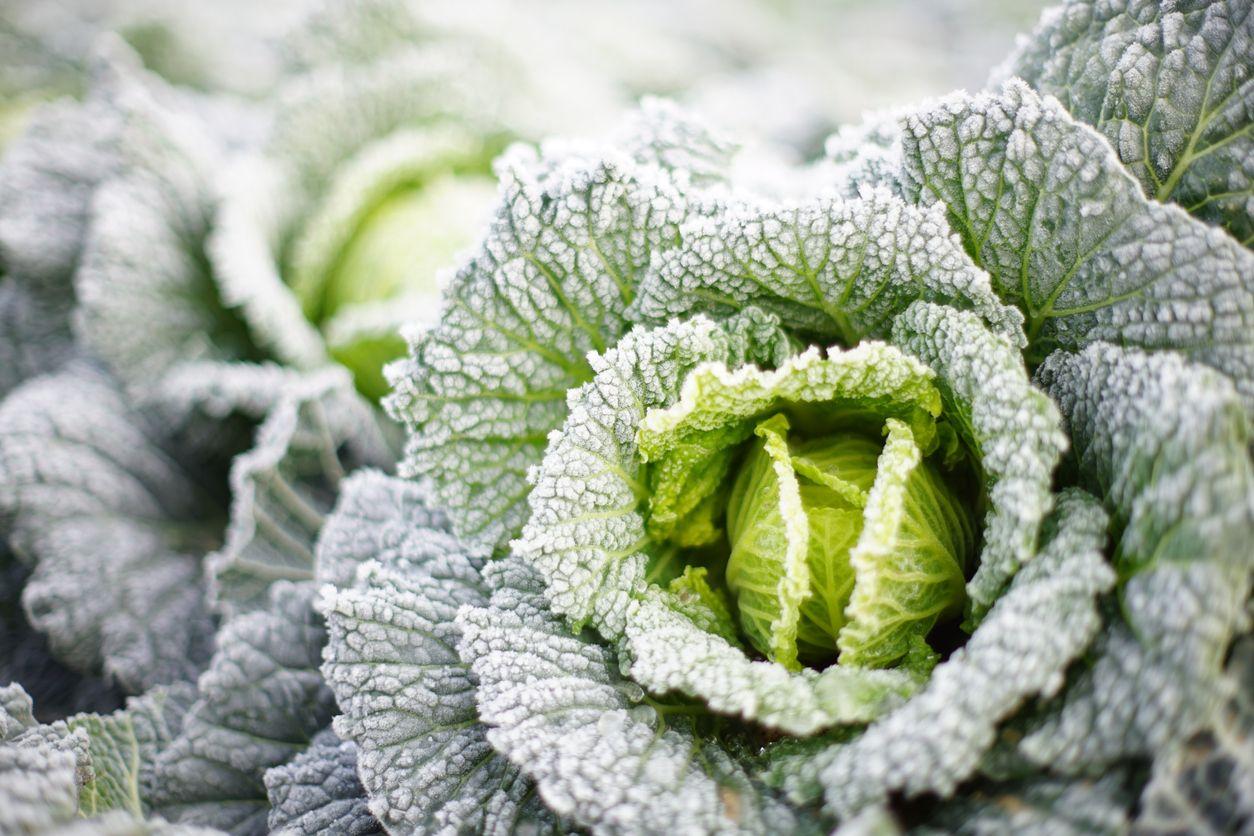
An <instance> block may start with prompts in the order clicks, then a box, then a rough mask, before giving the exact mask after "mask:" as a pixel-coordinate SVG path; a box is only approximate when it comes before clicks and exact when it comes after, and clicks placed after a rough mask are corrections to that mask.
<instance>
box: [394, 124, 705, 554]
mask: <svg viewBox="0 0 1254 836" xmlns="http://www.w3.org/2000/svg"><path fill="white" fill-rule="evenodd" d="M675 118H676V117H672V116H671V115H670V113H669V111H662V110H660V109H659V112H658V113H651V112H648V111H646V114H645V119H646V120H652V121H651V122H648V123H647V124H645V125H644V126H641V127H638V128H636V130H637V131H638V136H637V137H636V138H634V139H631V140H629V141H627V142H624V143H622V145H623V146H625V147H626V150H627V151H629V152H630V153H621V152H618V151H603V152H596V153H593V152H589V151H587V150H586V149H585V150H579V149H571V148H565V149H562V148H557V147H554V148H550V149H546V151H545V153H544V154H543V155H542V156H541V157H537V156H536V155H535V153H534V152H532V151H530V150H528V149H524V148H515V149H513V150H512V151H510V152H508V153H507V154H506V155H505V156H504V157H503V158H502V159H501V160H500V161H499V162H498V167H497V173H498V176H499V178H500V180H501V184H502V185H501V189H502V197H501V205H500V208H499V209H498V210H497V213H496V216H495V218H494V219H493V221H492V223H491V224H490V226H489V228H488V230H487V233H486V235H485V238H484V239H483V242H482V243H481V245H480V246H479V248H478V249H477V251H476V252H475V253H474V254H473V256H472V257H471V258H470V259H469V260H468V261H467V262H466V263H464V264H463V265H462V267H461V268H460V269H459V270H458V271H457V273H456V275H455V276H454V277H453V278H452V281H451V285H450V286H449V288H448V290H447V291H446V295H445V300H444V311H443V313H442V315H441V318H440V322H439V324H438V325H436V326H435V327H434V328H432V329H430V330H428V331H425V332H422V333H419V334H413V335H411V336H412V344H411V347H410V357H409V359H408V360H407V361H404V362H399V363H397V364H395V365H394V366H392V367H391V371H390V380H391V382H392V384H393V386H394V387H395V393H394V394H393V395H392V397H391V399H390V401H389V402H388V406H389V409H390V411H391V413H392V415H393V416H394V417H396V418H397V419H398V420H400V421H402V422H404V424H405V425H406V427H407V429H408V430H409V432H410V436H409V444H408V446H407V449H406V457H405V461H404V463H403V465H402V468H401V469H402V472H403V473H405V474H407V475H422V476H426V477H429V478H431V479H432V480H433V481H434V483H435V486H436V490H437V496H438V499H439V502H440V504H441V505H443V506H445V507H446V508H447V509H448V512H449V515H450V519H451V520H452V523H453V527H454V529H455V530H456V532H457V533H458V535H459V536H460V537H462V538H463V539H466V540H467V541H469V542H470V543H471V544H483V545H487V546H489V547H492V548H495V549H500V548H501V547H503V546H504V545H505V543H506V542H507V541H508V540H509V539H510V538H511V537H513V536H515V535H516V534H517V533H518V531H519V529H520V528H521V527H522V524H523V523H524V522H525V521H526V516H527V508H526V504H525V499H526V496H527V494H528V492H529V489H528V486H527V482H526V474H527V470H528V469H529V468H530V467H531V466H532V465H535V464H537V463H538V462H539V461H540V458H541V456H542V455H543V452H544V446H545V438H546V436H547V434H548V433H549V432H550V431H551V430H553V429H556V428H557V427H558V426H559V425H560V424H561V423H562V421H563V419H564V418H565V417H566V412H567V409H566V391H567V390H568V389H571V388H573V387H575V386H578V385H579V384H581V383H583V382H585V381H587V380H589V379H590V378H591V377H592V371H591V368H590V367H589V365H588V361H587V359H586V355H587V354H588V352H590V351H605V350H606V349H607V348H609V347H610V346H612V345H613V344H614V343H615V342H616V341H617V340H618V338H619V336H620V335H621V334H622V333H623V332H624V331H625V330H626V328H627V322H626V320H625V318H624V315H623V312H624V310H625V308H626V306H627V304H628V303H629V302H630V301H631V299H632V298H633V296H634V294H635V292H636V285H637V284H638V282H639V281H640V276H641V274H642V273H643V272H644V271H645V270H646V269H647V267H648V265H649V260H650V257H651V254H652V253H653V251H654V250H657V249H659V248H661V247H663V246H667V245H671V244H673V243H674V241H675V238H676V236H677V234H678V228H679V224H680V222H681V221H682V220H683V219H684V217H685V216H686V214H687V211H688V210H687V207H686V201H685V200H684V198H683V197H681V194H682V193H683V190H684V185H683V184H684V183H686V182H688V181H689V180H690V177H691V175H690V173H689V172H688V170H687V169H684V168H667V167H663V166H661V165H659V161H666V160H668V159H669V149H671V148H672V147H674V145H673V144H672V143H683V144H684V145H683V146H681V147H688V148H690V147H693V146H696V147H698V148H700V147H703V146H701V145H699V144H698V143H696V142H695V141H694V140H693V138H692V136H691V134H692V133H696V131H695V129H694V130H688V129H685V128H682V126H680V127H677V126H676V125H675V124H674V119H675ZM679 161H680V163H681V164H683V163H686V162H687V158H686V157H684V156H682V155H680V156H679ZM702 161H704V158H702ZM692 188H693V189H695V186H694V187H692Z"/></svg>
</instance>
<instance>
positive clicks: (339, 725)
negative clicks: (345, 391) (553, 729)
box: [319, 471, 553, 833]
mask: <svg viewBox="0 0 1254 836" xmlns="http://www.w3.org/2000/svg"><path fill="white" fill-rule="evenodd" d="M416 490H417V489H416V486H415V485H413V483H409V482H404V481H401V480H398V479H389V478H387V477H383V476H381V475H379V474H375V473H370V472H369V471H367V472H365V473H363V474H362V475H361V476H358V477H356V478H354V479H353V480H351V481H350V482H348V483H346V486H345V490H344V496H343V498H342V500H341V503H340V506H339V508H338V509H337V511H336V513H335V514H334V515H332V518H331V521H330V522H328V524H327V536H326V537H325V538H324V539H323V541H322V542H321V544H320V546H319V563H320V564H326V565H328V566H332V567H337V568H336V569H334V570H333V572H332V573H331V574H333V575H336V576H338V577H340V578H343V577H344V575H345V574H348V573H347V572H346V571H345V570H347V568H348V567H349V566H350V565H351V564H352V563H355V562H358V561H361V560H364V561H365V562H363V563H360V565H359V567H358V569H357V572H356V579H355V582H353V581H351V580H350V581H349V582H347V583H344V584H343V585H341V586H340V587H339V588H338V589H336V588H334V587H330V586H327V587H324V593H323V595H324V597H323V601H322V603H321V610H322V612H323V613H324V614H325V616H326V619H327V626H328V630H329V633H330V635H329V640H328V642H327V647H326V651H325V654H324V658H325V661H324V663H323V666H322V670H323V674H324V675H325V676H326V679H327V682H328V683H329V684H330V686H331V688H332V689H333V690H334V691H335V694H336V698H337V700H338V701H339V704H340V710H341V712H342V715H341V716H340V717H338V718H336V721H335V730H336V733H337V734H339V735H340V736H341V737H342V738H344V739H346V740H351V741H353V742H354V743H356V744H357V747H358V750H359V751H358V773H359V774H360V776H361V781H362V784H363V785H364V786H365V788H366V790H367V792H368V794H369V796H370V810H371V812H373V813H374V814H375V815H376V816H377V817H378V818H379V820H380V821H381V822H382V823H383V825H384V826H385V827H388V828H390V829H392V830H403V831H410V830H421V831H424V832H462V831H465V830H474V831H476V832H487V833H508V832H513V831H514V830H515V829H516V828H518V827H522V826H532V827H535V828H538V829H540V830H549V829H552V827H553V822H552V820H551V817H550V815H549V814H548V812H547V811H546V810H544V808H543V807H542V806H541V805H539V804H538V803H537V802H536V800H535V797H534V788H533V787H532V786H531V784H530V782H529V781H528V780H527V779H526V778H524V777H522V776H520V775H519V774H518V771H517V770H516V769H514V768H513V767H512V766H510V764H509V763H508V762H507V761H505V760H504V758H502V757H500V756H499V755H497V754H496V753H495V752H494V751H493V749H492V746H491V745H490V744H489V743H488V741H487V739H486V736H485V733H486V729H485V728H484V726H483V725H482V724H481V723H480V722H479V717H478V714H477V712H476V708H475V689H476V687H477V682H476V679H475V676H474V674H472V673H471V671H470V668H469V665H467V664H464V663H463V662H462V660H461V658H460V657H459V656H458V654H457V649H456V648H457V641H458V637H459V628H458V627H457V625H456V624H455V623H454V618H455V616H456V614H457V610H458V608H459V607H461V606H463V605H467V604H483V603H484V602H485V601H486V592H485V590H484V587H483V582H482V579H481V578H480V576H479V571H478V566H479V563H480V561H479V560H476V559H473V558H471V557H469V556H467V554H466V552H465V550H464V549H463V548H462V547H461V545H460V544H459V542H458V541H457V540H456V539H455V538H453V537H452V536H451V535H450V534H449V533H448V532H447V531H446V530H444V529H443V528H423V527H420V526H422V525H424V524H426V523H428V522H430V521H431V519H430V517H431V512H430V511H429V510H428V509H427V508H426V507H425V506H424V504H423V503H422V502H421V501H420V500H419V497H418V496H417V494H416ZM367 509H369V511H367ZM364 513H370V514H371V517H369V518H368V519H370V521H371V522H377V524H374V525H362V524H361V523H362V521H363V517H362V515H363V514H364ZM341 514H343V515H344V516H343V518H341ZM350 577H351V575H350Z"/></svg>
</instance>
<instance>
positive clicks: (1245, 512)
mask: <svg viewBox="0 0 1254 836" xmlns="http://www.w3.org/2000/svg"><path fill="white" fill-rule="evenodd" d="M1039 376H1040V380H1041V382H1042V384H1043V385H1044V387H1045V389H1046V390H1047V391H1048V392H1049V393H1050V394H1051V395H1052V396H1053V398H1054V400H1055V401H1057V403H1058V405H1059V407H1060V409H1061V410H1062V413H1063V415H1064V417H1065V418H1066V420H1067V423H1068V424H1069V426H1070V431H1071V439H1072V444H1073V446H1074V448H1075V452H1074V460H1075V463H1076V466H1077V468H1078V472H1079V476H1080V478H1081V482H1082V483H1084V484H1087V485H1089V486H1090V487H1091V488H1092V489H1093V490H1095V491H1100V492H1101V493H1102V496H1103V499H1104V500H1105V502H1106V503H1107V505H1108V506H1109V508H1110V510H1111V512H1112V516H1113V518H1114V519H1115V521H1116V522H1117V523H1118V525H1119V527H1120V529H1121V532H1122V533H1121V534H1120V535H1119V540H1118V544H1117V548H1116V552H1115V553H1116V554H1117V555H1118V556H1119V563H1118V565H1117V567H1116V568H1118V569H1119V571H1120V572H1121V574H1125V575H1127V576H1128V580H1127V581H1126V582H1125V583H1124V584H1123V586H1122V589H1121V594H1120V614H1121V615H1122V619H1120V620H1116V621H1115V622H1114V623H1112V624H1111V626H1110V628H1109V629H1108V630H1107V632H1106V633H1104V634H1103V636H1102V638H1101V639H1100V640H1099V643H1098V645H1097V647H1096V648H1095V650H1094V651H1093V654H1092V656H1093V660H1092V662H1091V663H1090V665H1089V667H1088V668H1087V669H1086V670H1085V671H1084V672H1083V674H1082V675H1081V676H1080V677H1078V679H1077V680H1076V682H1075V684H1074V685H1073V686H1072V687H1071V688H1069V689H1068V691H1067V693H1066V694H1065V695H1064V697H1063V700H1062V702H1061V704H1059V705H1057V706H1055V707H1054V708H1053V710H1052V711H1051V712H1049V713H1048V714H1047V715H1046V716H1045V717H1044V718H1043V719H1042V720H1040V721H1039V722H1038V723H1036V724H1035V726H1034V727H1033V728H1032V729H1031V730H1030V733H1029V734H1028V735H1027V737H1025V738H1024V740H1023V742H1022V743H1021V744H1020V749H1021V751H1022V752H1023V753H1024V754H1025V755H1027V757H1028V758H1030V759H1031V760H1033V761H1035V762H1037V763H1040V764H1048V765H1049V767H1050V768H1051V769H1056V770H1060V771H1077V770H1084V769H1092V768H1094V767H1095V766H1096V765H1099V764H1104V763H1109V762H1111V761H1113V760H1116V759H1119V758H1124V757H1129V756H1137V755H1143V754H1149V753H1153V752H1158V751H1161V750H1163V749H1164V748H1165V747H1167V746H1169V745H1170V744H1173V743H1175V742H1178V741H1180V740H1181V739H1183V738H1184V737H1186V736H1187V735H1189V734H1190V733H1192V732H1193V731H1195V730H1196V729H1197V728H1199V727H1201V726H1202V725H1205V724H1207V723H1208V722H1210V721H1211V720H1212V719H1213V718H1214V716H1215V713H1216V711H1217V710H1218V707H1219V706H1220V705H1221V704H1222V702H1223V700H1224V698H1225V694H1226V692H1227V690H1228V688H1229V687H1230V686H1227V685H1225V682H1224V678H1223V675H1222V672H1221V666H1222V664H1223V658H1224V654H1225V653H1226V652H1227V648H1228V645H1229V643H1230V642H1231V640H1232V638H1233V636H1234V634H1239V633H1240V632H1241V631H1243V630H1245V629H1248V626H1249V624H1248V616H1247V614H1246V612H1245V607H1246V603H1247V599H1248V596H1249V592H1250V579H1251V572H1252V571H1254V565H1252V564H1251V562H1250V560H1249V554H1250V548H1249V547H1250V542H1251V536H1252V535H1254V472H1252V471H1254V468H1252V466H1251V462H1250V457H1249V454H1248V444H1249V430H1248V416H1247V415H1246V414H1245V411H1244V410H1243V409H1242V408H1241V404H1240V400H1239V398H1238V396H1237V394H1236V392H1235V391H1234V389H1233V387H1232V385H1231V384H1230V383H1229V382H1228V381H1227V380H1226V379H1224V378H1223V377H1221V376H1220V375H1218V374H1216V373H1215V372H1213V371H1211V370H1209V369H1206V368H1205V367H1202V366H1198V365H1194V364H1190V363H1188V362H1186V361H1185V360H1183V359H1182V358H1180V357H1179V356H1177V355H1173V354H1155V355H1147V354H1143V353H1141V352H1137V351H1134V350H1127V349H1121V348H1116V347H1113V346H1109V345H1105V344H1097V345H1094V346H1091V347H1089V348H1087V349H1085V350H1084V351H1083V352H1082V353H1080V354H1076V355H1069V354H1056V355H1054V356H1053V357H1051V358H1050V359H1049V360H1048V361H1047V362H1046V363H1045V365H1044V366H1042V368H1041V371H1040V373H1039Z"/></svg>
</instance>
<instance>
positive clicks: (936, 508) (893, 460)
mask: <svg viewBox="0 0 1254 836" xmlns="http://www.w3.org/2000/svg"><path fill="white" fill-rule="evenodd" d="M885 430H886V433H887V438H885V440H884V449H883V451H882V452H881V453H880V456H879V459H878V460H877V462H876V464H875V482H874V484H872V485H871V489H870V491H869V492H868V494H867V500H866V508H865V510H864V514H865V517H864V524H863V527H862V531H861V533H860V534H859V535H858V541H857V542H856V543H855V544H854V546H853V548H852V549H851V550H850V552H849V565H850V566H851V567H852V568H853V574H854V584H853V594H852V595H851V596H850V598H849V606H848V607H846V608H845V617H846V618H847V619H848V621H847V622H846V623H845V625H844V626H843V627H842V628H841V630H840V635H839V636H838V637H837V646H838V647H839V648H840V664H842V665H853V666H857V665H862V666H866V667H871V668H882V667H887V666H888V665H890V664H893V663H898V662H899V663H900V664H901V665H903V666H904V667H907V668H912V669H915V670H919V671H926V670H927V669H929V668H931V666H932V664H933V663H934V662H935V653H934V652H933V651H932V649H931V647H930V646H929V645H928V643H927V634H928V633H929V632H931V630H932V628H933V627H934V626H935V625H936V622H937V621H938V620H939V619H940V618H942V617H944V616H946V615H953V613H954V612H955V610H958V609H961V605H962V600H963V593H962V585H963V571H964V570H965V562H966V558H967V555H968V554H970V553H971V552H972V551H973V547H974V544H975V537H974V532H973V531H972V524H971V519H970V517H968V516H966V514H965V511H964V509H962V508H961V507H960V506H959V505H958V504H957V503H956V501H955V498H954V496H953V495H952V494H951V493H949V492H948V491H947V489H946V487H945V485H944V484H943V482H941V480H940V478H939V477H938V475H937V474H936V473H935V472H934V471H932V470H931V469H930V468H928V467H927V466H926V465H925V464H924V463H923V452H922V450H920V449H919V444H918V441H917V439H916V438H915V435H914V433H913V432H911V430H910V427H909V425H907V424H906V423H904V422H903V421H900V420H898V419H896V418H889V419H888V420H887V421H886V422H885ZM924 509H926V510H924Z"/></svg>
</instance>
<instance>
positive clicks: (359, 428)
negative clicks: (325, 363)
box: [205, 369, 392, 617]
mask: <svg viewBox="0 0 1254 836" xmlns="http://www.w3.org/2000/svg"><path fill="white" fill-rule="evenodd" d="M391 460H392V454H391V452H390V451H389V450H388V446H387V444H386V443H385V441H384V439H383V435H382V433H381V432H380V428H379V425H378V423H377V419H376V418H375V415H374V410H373V409H371V407H370V405H369V404H368V403H366V402H365V401H364V400H363V399H362V398H361V397H360V396H359V395H358V394H357V393H356V392H355V391H354V390H353V387H352V381H351V379H350V378H349V376H348V375H347V374H346V373H345V372H344V370H343V369H329V370H327V371H324V372H320V373H314V374H311V375H309V376H308V377H307V378H305V379H303V380H296V381H292V382H291V384H290V385H289V386H288V388H287V390H286V392H285V393H284V394H283V395H282V396H281V400H280V401H279V403H278V405H277V406H276V407H275V408H274V410H273V411H272V412H271V413H270V416H269V417H268V418H267V419H266V421H265V423H263V424H262V425H261V427H260V428H258V430H257V437H256V444H255V446H254V447H253V449H251V450H249V451H248V452H246V453H243V454H241V455H239V456H237V457H236V458H235V460H234V461H233V462H232V463H231V523H230V526H229V527H228V529H227V533H226V543H225V544H224V545H223V547H222V549H221V550H220V551H217V552H215V553H214V554H212V555H210V556H209V558H208V559H207V561H206V566H205V570H206V574H207V576H208V578H209V581H210V584H209V593H210V600H211V602H212V603H213V605H214V606H215V608H217V609H218V610H219V611H220V612H222V613H224V614H225V615H227V616H228V617H231V616H234V615H238V614H239V613H241V612H248V611H250V610H253V609H256V608H258V607H263V606H264V605H265V603H266V595H267V591H268V590H269V587H270V585H271V584H272V583H273V582H274V581H275V580H278V579H286V580H290V581H301V580H311V579H312V578H313V577H314V568H315V565H314V564H315V561H314V541H315V539H316V538H317V537H318V532H319V530H320V529H321V528H322V523H323V521H324V519H325V517H326V515H327V514H328V513H329V512H330V510H331V507H332V506H333V505H334V504H335V501H336V496H337V495H338V493H339V487H340V485H341V483H342V480H343V478H344V477H345V476H346V475H347V474H348V473H350V472H352V471H353V470H355V469H357V468H359V467H363V466H368V465H373V466H376V467H384V466H387V465H388V464H389V463H390V462H391Z"/></svg>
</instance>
